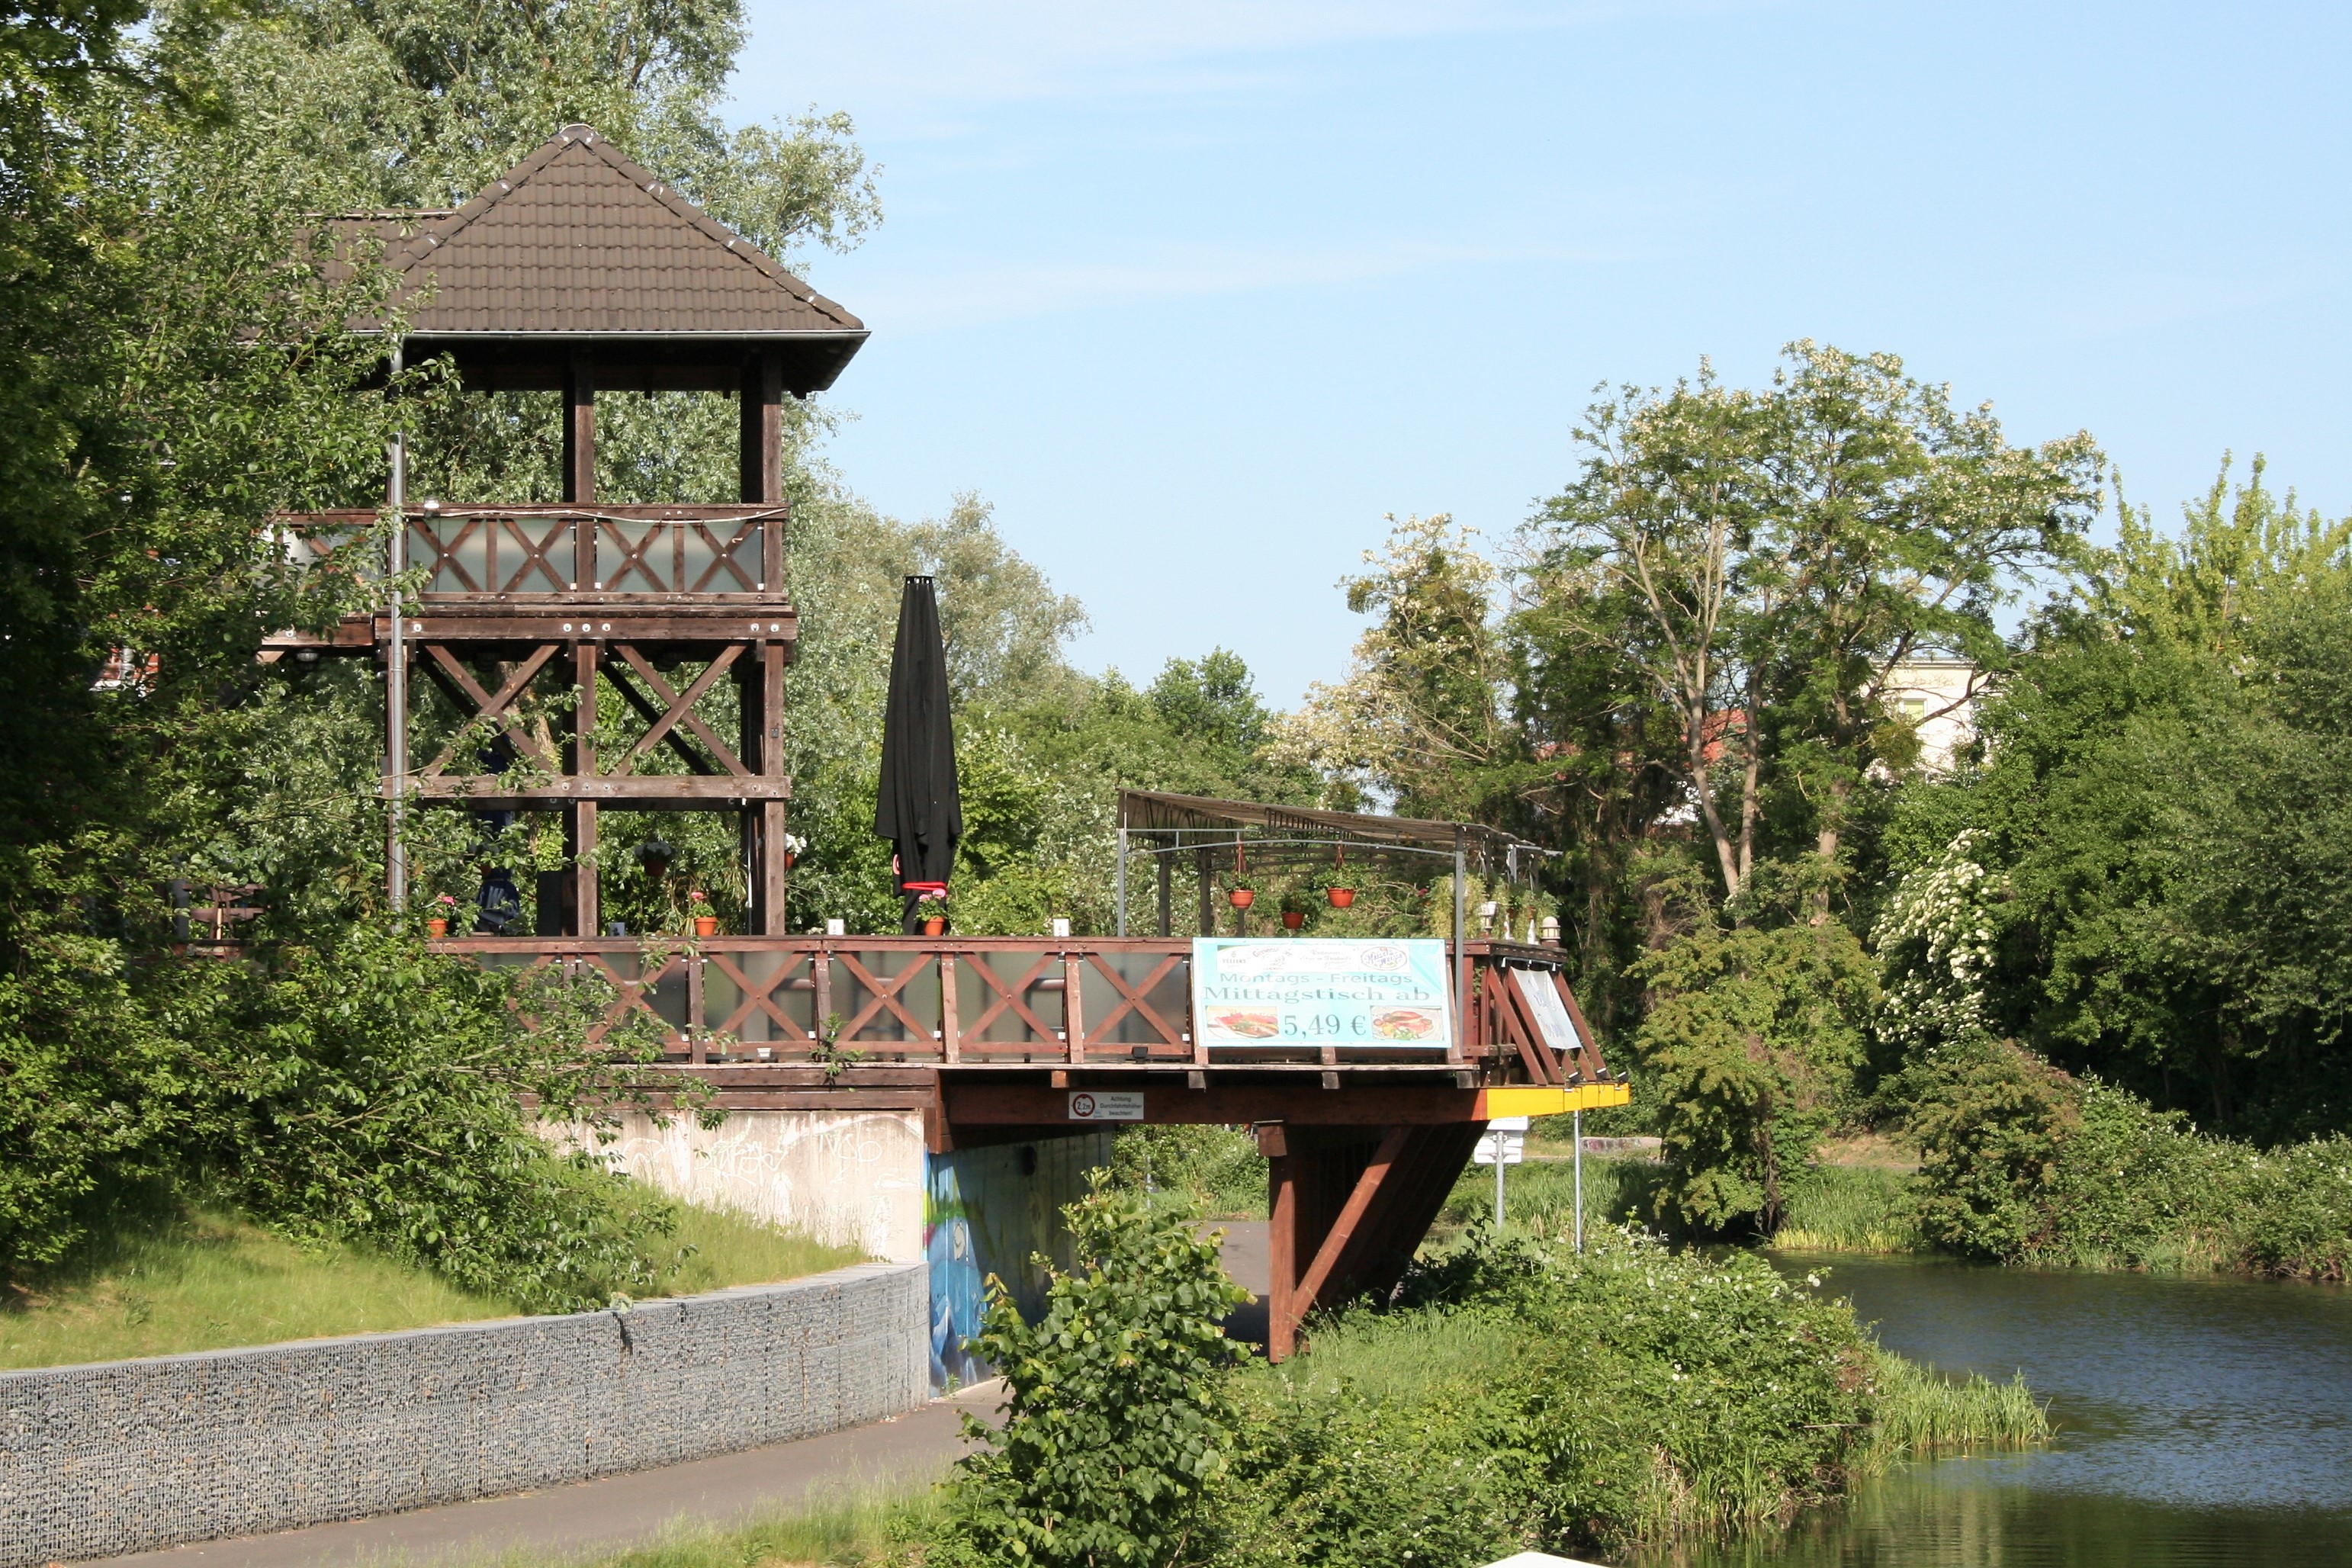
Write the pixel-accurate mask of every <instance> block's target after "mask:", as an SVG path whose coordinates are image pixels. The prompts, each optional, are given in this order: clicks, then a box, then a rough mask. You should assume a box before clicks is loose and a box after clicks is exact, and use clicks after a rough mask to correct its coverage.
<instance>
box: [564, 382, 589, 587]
mask: <svg viewBox="0 0 2352 1568" xmlns="http://www.w3.org/2000/svg"><path fill="white" fill-rule="evenodd" d="M563 499H564V500H568V501H593V500H595V499H596V377H595V373H594V370H593V366H591V364H590V363H589V360H588V356H587V355H586V354H574V355H572V360H571V363H569V364H568V365H566V366H565V368H564V372H563ZM582 564H583V570H584V568H585V565H586V563H582ZM572 586H573V587H574V588H575V589H576V588H578V587H579V584H577V583H575V584H572Z"/></svg>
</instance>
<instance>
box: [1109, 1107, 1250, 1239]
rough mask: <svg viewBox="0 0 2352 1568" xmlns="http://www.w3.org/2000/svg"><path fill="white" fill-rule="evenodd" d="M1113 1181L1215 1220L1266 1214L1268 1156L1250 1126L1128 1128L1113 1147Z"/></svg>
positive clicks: (1117, 1184)
mask: <svg viewBox="0 0 2352 1568" xmlns="http://www.w3.org/2000/svg"><path fill="white" fill-rule="evenodd" d="M1111 1182H1112V1184H1113V1185H1115V1186H1117V1187H1118V1188H1120V1189H1121V1190H1123V1191H1126V1192H1137V1193H1140V1192H1147V1191H1148V1192H1152V1193H1157V1194H1166V1197H1167V1199H1168V1201H1171V1202H1173V1203H1175V1204H1178V1205H1187V1206H1190V1207H1191V1208H1192V1210H1193V1211H1194V1212H1196V1213H1198V1214H1202V1215H1208V1216H1209V1217H1210V1218H1213V1219H1263V1218H1264V1217H1265V1205H1266V1176H1265V1155H1263V1154H1261V1153H1259V1152H1257V1140H1256V1139H1255V1137H1253V1136H1252V1135H1251V1134H1250V1131H1249V1129H1247V1128H1246V1127H1215V1126H1199V1127H1194V1126H1185V1125H1182V1124H1181V1123H1179V1124H1173V1125H1169V1126H1159V1127H1147V1126H1134V1127H1124V1128H1121V1129H1120V1130H1119V1133H1118V1142H1115V1143H1114V1144H1113V1145H1112V1146H1111Z"/></svg>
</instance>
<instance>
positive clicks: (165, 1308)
mask: <svg viewBox="0 0 2352 1568" xmlns="http://www.w3.org/2000/svg"><path fill="white" fill-rule="evenodd" d="M13 1294H14V1299H13V1300H11V1301H10V1302H9V1304H8V1308H7V1310H5V1311H0V1367H26V1366H59V1365H65V1364H69V1363H75V1362H86V1361H120V1360H125V1359H128V1358H130V1357H132V1356H151V1355H173V1354H177V1353H179V1352H184V1351H205V1350H226V1349H227V1348H229V1347H231V1346H234V1345H251V1344H267V1343H268V1342H272V1341H278V1340H302V1339H316V1338H321V1337H324V1336H326V1335H330V1334H363V1333H372V1332H376V1331H382V1330H387V1329H413V1328H419V1327H422V1326H424V1325H425V1324H428V1323H462V1322H469V1321H475V1320H478V1319H482V1318H504V1317H511V1316H513V1315H514V1312H515V1308H514V1306H513V1305H512V1303H510V1302H507V1301H501V1300H495V1299H492V1298H488V1297H483V1296H476V1295H471V1294H469V1293H467V1292H466V1291H463V1290H459V1289H457V1288H455V1287H454V1286H451V1285H449V1284H447V1283H446V1282H445V1281H444V1280H443V1279H441V1278H440V1277H439V1276H437V1275H435V1274H432V1273H429V1272H427V1271H425V1270H424V1269H420V1268H411V1267H409V1266H408V1265H406V1264H404V1263H398V1262H394V1261H393V1260H392V1259H389V1258H382V1257H378V1256H376V1255H375V1254H373V1253H370V1252H367V1251H364V1250H362V1249H361V1248H359V1247H318V1248H315V1249H306V1248H304V1247H298V1246H297V1245H295V1244H294V1243H293V1242H290V1241H288V1240H285V1239H284V1238H282V1237H276V1236H272V1235H270V1234H269V1233H268V1232H267V1231H264V1230H262V1229H261V1228H260V1227H259V1226H255V1225H252V1224H250V1223H248V1222H247V1221H244V1220H241V1219H237V1218H235V1217H233V1216H230V1215H224V1214H219V1213H215V1212H205V1211H198V1212H195V1213H193V1214H190V1215H187V1216H185V1217H184V1218H181V1219H177V1220H173V1221H170V1222H167V1223H164V1224H161V1225H154V1224H150V1225H148V1226H141V1227H137V1228H126V1229H124V1230H121V1231H117V1232H115V1233H113V1234H112V1235H110V1236H109V1237H105V1238H103V1239H102V1240H100V1241H99V1242H98V1243H96V1244H94V1245H93V1246H92V1247H89V1248H88V1249H87V1250H86V1251H85V1252H84V1253H83V1254H82V1255H81V1256H80V1257H79V1258H77V1259H75V1261H74V1262H73V1263H72V1264H71V1265H69V1266H68V1268H65V1269H63V1270H61V1271H59V1273H58V1275H57V1276H56V1277H54V1278H53V1279H50V1280H47V1281H45V1282H44V1283H43V1286H42V1288H40V1289H36V1290H33V1291H29V1292H26V1291H19V1292H15V1293H13Z"/></svg>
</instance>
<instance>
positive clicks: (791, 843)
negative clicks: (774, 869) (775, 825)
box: [783, 833, 808, 871]
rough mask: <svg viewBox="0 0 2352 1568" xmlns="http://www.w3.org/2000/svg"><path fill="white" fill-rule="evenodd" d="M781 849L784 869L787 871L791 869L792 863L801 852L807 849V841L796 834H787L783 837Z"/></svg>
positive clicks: (799, 856)
mask: <svg viewBox="0 0 2352 1568" xmlns="http://www.w3.org/2000/svg"><path fill="white" fill-rule="evenodd" d="M783 847H784V869H785V870H787V871H789V870H791V869H792V868H793V861H795V860H797V859H799V858H801V856H802V854H803V852H804V851H805V850H806V849H807V848H808V840H807V839H805V838H803V837H801V836H800V835H799V834H797V833H787V834H785V835H784V837H783Z"/></svg>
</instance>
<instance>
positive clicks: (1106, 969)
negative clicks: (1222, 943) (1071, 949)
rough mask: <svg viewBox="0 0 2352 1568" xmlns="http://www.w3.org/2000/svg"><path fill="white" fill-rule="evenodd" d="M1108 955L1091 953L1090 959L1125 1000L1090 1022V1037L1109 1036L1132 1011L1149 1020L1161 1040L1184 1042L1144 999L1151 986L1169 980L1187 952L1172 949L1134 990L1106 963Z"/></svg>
mask: <svg viewBox="0 0 2352 1568" xmlns="http://www.w3.org/2000/svg"><path fill="white" fill-rule="evenodd" d="M1105 956H1106V955H1105V954H1102V953H1095V954H1093V955H1091V958H1090V960H1089V961H1090V962H1091V963H1093V964H1094V968H1095V973H1097V974H1099V975H1101V976H1102V977H1103V978H1104V979H1106V980H1108V981H1109V982H1110V984H1111V989H1112V990H1114V991H1116V992H1118V994H1119V995H1120V997H1121V998H1122V1000H1121V1001H1120V1003H1119V1005H1118V1006H1116V1007H1113V1008H1112V1009H1111V1010H1110V1011H1109V1012H1108V1013H1106V1014H1104V1015H1103V1016H1102V1017H1101V1018H1099V1019H1096V1020H1090V1021H1089V1022H1088V1024H1087V1037H1088V1038H1090V1039H1097V1040H1099V1039H1104V1038H1107V1037H1108V1036H1109V1034H1110V1029H1111V1026H1112V1025H1114V1024H1116V1023H1118V1020H1119V1018H1120V1016H1121V1015H1123V1014H1126V1013H1129V1012H1132V1013H1135V1014H1138V1015H1139V1016H1141V1017H1142V1018H1143V1020H1144V1021H1145V1022H1146V1023H1148V1024H1150V1026H1152V1027H1153V1028H1155V1029H1157V1030H1159V1031H1160V1041H1161V1043H1163V1044H1165V1045H1171V1046H1181V1045H1182V1044H1183V1043H1184V1037H1182V1036H1181V1035H1180V1034H1179V1033H1177V1031H1175V1030H1174V1029H1171V1028H1170V1027H1169V1026H1168V1020H1167V1019H1165V1018H1163V1017H1161V1016H1160V1014H1159V1012H1158V1011H1157V1010H1156V1009H1155V1008H1153V1006H1152V1005H1151V1004H1150V1003H1149V1002H1147V1001H1145V1000H1144V998H1145V997H1146V996H1149V995H1150V994H1151V988H1152V987H1153V986H1155V985H1157V984H1160V981H1161V980H1163V979H1165V978H1166V977H1167V974H1168V972H1169V971H1170V970H1171V969H1173V968H1175V967H1176V965H1177V964H1178V963H1181V962H1182V961H1183V958H1184V955H1183V954H1182V953H1181V952H1171V953H1170V954H1169V955H1168V956H1167V957H1165V958H1163V959H1161V960H1160V967H1159V968H1157V969H1155V970H1153V971H1152V972H1151V973H1150V974H1148V975H1146V976H1144V979H1143V984H1140V985H1139V986H1137V987H1136V988H1135V989H1134V990H1132V991H1130V990H1129V989H1128V986H1127V982H1126V981H1124V980H1122V979H1120V978H1119V973H1118V970H1117V969H1115V968H1113V967H1112V966H1111V965H1109V964H1108V963H1105V962H1103V960H1104V958H1105Z"/></svg>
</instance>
